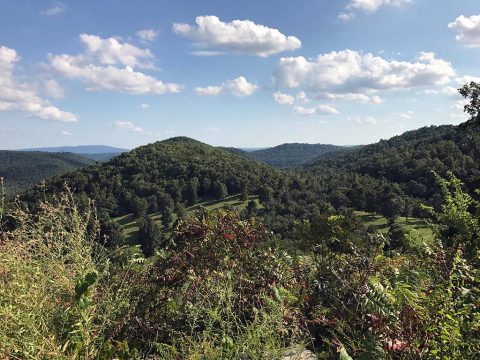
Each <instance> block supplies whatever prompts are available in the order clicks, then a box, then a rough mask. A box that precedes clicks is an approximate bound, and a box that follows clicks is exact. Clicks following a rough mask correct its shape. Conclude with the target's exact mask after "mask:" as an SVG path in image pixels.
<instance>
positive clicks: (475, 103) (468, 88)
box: [458, 81, 480, 127]
mask: <svg viewBox="0 0 480 360" xmlns="http://www.w3.org/2000/svg"><path fill="white" fill-rule="evenodd" d="M458 92H459V93H460V94H461V95H462V96H463V97H464V98H465V99H467V100H469V101H470V103H469V104H467V105H465V106H464V108H463V111H465V112H466V113H468V114H469V115H470V119H469V120H468V121H467V122H466V124H468V125H471V126H474V127H479V126H480V85H479V84H477V83H475V82H473V81H472V82H470V84H465V85H463V87H461V88H460V89H458Z"/></svg>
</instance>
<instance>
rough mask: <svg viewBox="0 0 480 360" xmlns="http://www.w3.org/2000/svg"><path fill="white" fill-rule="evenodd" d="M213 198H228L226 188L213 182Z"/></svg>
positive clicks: (222, 184)
mask: <svg viewBox="0 0 480 360" xmlns="http://www.w3.org/2000/svg"><path fill="white" fill-rule="evenodd" d="M214 187H215V197H216V198H217V199H225V198H226V197H227V196H228V190H227V186H226V185H225V184H224V183H223V182H221V181H218V180H217V181H215V183H214Z"/></svg>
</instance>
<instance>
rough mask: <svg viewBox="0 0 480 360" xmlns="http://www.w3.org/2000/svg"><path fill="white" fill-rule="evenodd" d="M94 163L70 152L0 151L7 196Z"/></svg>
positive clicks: (0, 173) (1, 170) (0, 166)
mask: <svg viewBox="0 0 480 360" xmlns="http://www.w3.org/2000/svg"><path fill="white" fill-rule="evenodd" d="M92 163H94V161H93V160H91V159H87V158H85V157H83V156H80V155H77V154H72V153H46V152H37V151H6V150H2V151H0V176H1V177H3V178H4V183H5V188H6V193H7V195H8V196H11V195H13V194H18V193H20V192H22V191H25V190H27V189H29V188H30V187H32V186H34V185H35V184H37V183H38V182H40V181H42V180H47V179H49V178H51V177H53V176H57V175H62V174H65V173H67V172H69V171H72V170H75V169H78V168H82V167H85V166H88V165H90V164H92Z"/></svg>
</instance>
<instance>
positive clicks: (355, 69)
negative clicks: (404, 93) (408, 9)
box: [274, 49, 455, 94]
mask: <svg viewBox="0 0 480 360" xmlns="http://www.w3.org/2000/svg"><path fill="white" fill-rule="evenodd" d="M454 75H455V71H454V69H453V68H452V65H451V64H450V63H449V62H447V61H445V60H442V59H438V58H437V57H436V56H435V54H433V53H425V52H424V53H421V54H420V55H419V57H418V58H417V59H416V60H415V62H407V61H395V60H393V61H389V60H385V59H383V58H382V57H379V56H375V55H373V54H370V53H367V54H363V53H359V52H356V51H352V50H348V49H347V50H343V51H338V52H337V51H333V52H330V53H327V54H323V55H319V56H318V57H317V58H316V59H306V58H304V57H303V56H298V57H287V58H281V59H280V61H279V64H278V67H277V69H276V72H275V76H274V81H275V85H276V86H277V87H279V88H281V87H285V88H302V89H304V90H307V91H310V92H330V93H336V94H340V93H355V94H358V93H366V92H375V91H378V90H395V89H407V88H411V87H415V86H425V85H438V84H445V83H447V82H448V81H449V80H450V78H451V77H452V76H454Z"/></svg>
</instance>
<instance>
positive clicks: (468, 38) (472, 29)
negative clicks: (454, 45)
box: [448, 15, 480, 47]
mask: <svg viewBox="0 0 480 360" xmlns="http://www.w3.org/2000/svg"><path fill="white" fill-rule="evenodd" d="M448 27H449V28H450V29H452V30H453V31H455V32H456V33H457V36H456V37H455V38H456V39H457V40H458V41H461V42H463V43H465V44H466V45H467V46H471V47H480V15H473V16H470V17H465V16H464V15H460V16H459V17H457V18H456V19H455V21H453V22H451V23H450V24H448Z"/></svg>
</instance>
